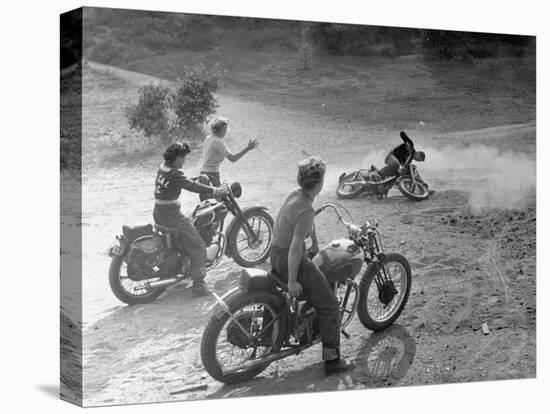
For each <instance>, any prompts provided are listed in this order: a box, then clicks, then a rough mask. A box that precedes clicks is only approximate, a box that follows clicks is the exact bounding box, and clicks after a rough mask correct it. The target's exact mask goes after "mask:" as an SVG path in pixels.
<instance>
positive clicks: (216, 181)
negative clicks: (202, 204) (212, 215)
mask: <svg viewBox="0 0 550 414" xmlns="http://www.w3.org/2000/svg"><path fill="white" fill-rule="evenodd" d="M201 174H202V175H206V176H207V177H208V178H209V179H210V185H211V186H212V187H219V186H220V185H221V181H220V173H219V172H207V171H201ZM207 198H212V194H210V193H206V194H199V200H201V201H203V200H206V199H207Z"/></svg>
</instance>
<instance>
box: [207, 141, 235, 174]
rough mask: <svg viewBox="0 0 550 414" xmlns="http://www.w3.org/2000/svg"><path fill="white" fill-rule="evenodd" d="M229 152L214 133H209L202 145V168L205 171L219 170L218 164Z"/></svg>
mask: <svg viewBox="0 0 550 414" xmlns="http://www.w3.org/2000/svg"><path fill="white" fill-rule="evenodd" d="M228 154H229V150H228V149H227V146H226V145H225V142H223V140H222V139H221V138H220V137H217V136H216V135H210V136H208V137H207V138H206V139H205V140H204V144H203V147H202V170H201V171H205V172H220V164H221V163H222V162H223V160H224V159H225V157H227V155H228Z"/></svg>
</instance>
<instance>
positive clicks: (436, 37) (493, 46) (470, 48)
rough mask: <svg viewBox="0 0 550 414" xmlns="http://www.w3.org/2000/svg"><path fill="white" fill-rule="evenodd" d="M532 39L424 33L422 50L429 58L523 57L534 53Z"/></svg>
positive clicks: (438, 32) (502, 35)
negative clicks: (531, 48)
mask: <svg viewBox="0 0 550 414" xmlns="http://www.w3.org/2000/svg"><path fill="white" fill-rule="evenodd" d="M532 39H533V38H532V37H530V36H516V35H504V34H492V33H472V32H454V31H447V30H423V33H422V47H423V48H424V53H425V55H426V56H428V57H432V58H443V59H458V60H464V59H471V58H478V59H479V58H487V57H493V56H498V55H504V56H522V55H523V54H524V53H526V52H529V51H530V47H531V44H532Z"/></svg>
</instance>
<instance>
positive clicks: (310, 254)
mask: <svg viewBox="0 0 550 414" xmlns="http://www.w3.org/2000/svg"><path fill="white" fill-rule="evenodd" d="M317 253H319V246H318V245H316V244H312V245H311V247H310V248H309V249H307V257H309V258H310V259H312V258H313V257H314V256H315V255H316V254H317Z"/></svg>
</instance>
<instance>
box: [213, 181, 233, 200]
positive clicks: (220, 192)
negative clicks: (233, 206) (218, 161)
mask: <svg viewBox="0 0 550 414" xmlns="http://www.w3.org/2000/svg"><path fill="white" fill-rule="evenodd" d="M230 192H231V190H230V189H229V187H228V186H227V184H224V185H223V186H221V187H216V188H215V189H214V197H215V198H222V197H225V196H226V195H228V194H229V193H230Z"/></svg>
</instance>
